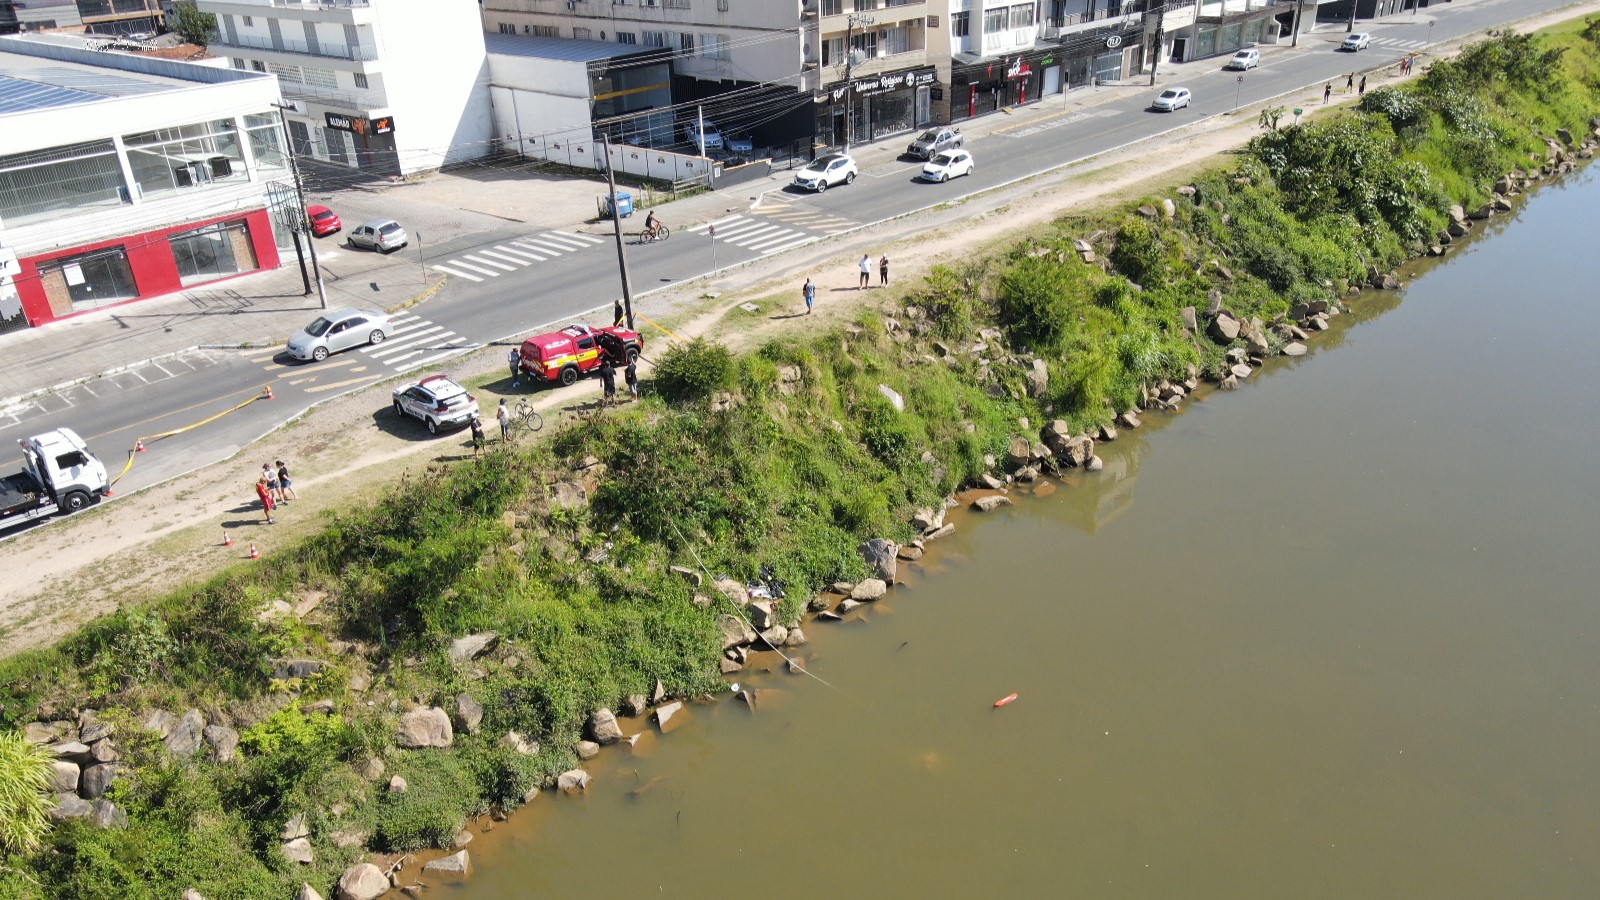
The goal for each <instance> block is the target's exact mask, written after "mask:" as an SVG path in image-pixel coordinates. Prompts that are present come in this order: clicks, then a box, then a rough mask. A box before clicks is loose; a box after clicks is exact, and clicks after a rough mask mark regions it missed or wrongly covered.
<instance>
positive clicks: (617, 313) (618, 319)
mask: <svg viewBox="0 0 1600 900" xmlns="http://www.w3.org/2000/svg"><path fill="white" fill-rule="evenodd" d="M626 317H627V316H626V313H624V312H623V309H622V301H621V300H613V301H611V327H612V328H621V327H622V320H623V319H624V318H626Z"/></svg>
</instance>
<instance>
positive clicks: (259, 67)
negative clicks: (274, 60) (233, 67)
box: [250, 59, 267, 72]
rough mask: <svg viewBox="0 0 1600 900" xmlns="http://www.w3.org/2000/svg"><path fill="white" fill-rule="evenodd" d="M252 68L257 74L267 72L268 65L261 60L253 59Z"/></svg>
mask: <svg viewBox="0 0 1600 900" xmlns="http://www.w3.org/2000/svg"><path fill="white" fill-rule="evenodd" d="M250 68H251V69H253V70H255V71H257V72H265V71H266V70H267V64H266V63H264V62H262V61H261V60H259V59H252V60H250Z"/></svg>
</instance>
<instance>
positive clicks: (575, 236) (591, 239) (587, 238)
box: [547, 231, 606, 246]
mask: <svg viewBox="0 0 1600 900" xmlns="http://www.w3.org/2000/svg"><path fill="white" fill-rule="evenodd" d="M547 233H548V232H547ZM560 234H561V237H563V238H565V239H566V240H569V241H578V242H580V243H586V244H589V245H590V246H593V245H595V244H604V243H605V242H606V240H605V238H598V237H595V236H594V235H592V234H580V233H578V232H576V231H574V232H572V233H570V234H568V233H565V232H561V233H560Z"/></svg>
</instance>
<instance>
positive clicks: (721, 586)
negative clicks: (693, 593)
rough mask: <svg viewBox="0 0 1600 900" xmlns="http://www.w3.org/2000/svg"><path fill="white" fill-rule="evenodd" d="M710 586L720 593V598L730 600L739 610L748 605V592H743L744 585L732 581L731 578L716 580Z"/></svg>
mask: <svg viewBox="0 0 1600 900" xmlns="http://www.w3.org/2000/svg"><path fill="white" fill-rule="evenodd" d="M712 586H713V587H715V588H716V589H717V590H718V591H720V592H722V596H724V597H727V598H728V599H729V600H732V601H733V602H734V604H735V605H737V606H738V607H740V608H741V609H742V608H744V607H746V606H749V605H750V592H749V591H747V590H745V587H744V585H742V584H740V583H739V582H737V581H734V580H733V579H732V578H718V579H717V581H716V583H715V584H714V585H712Z"/></svg>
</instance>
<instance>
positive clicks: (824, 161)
mask: <svg viewBox="0 0 1600 900" xmlns="http://www.w3.org/2000/svg"><path fill="white" fill-rule="evenodd" d="M839 159H840V157H837V156H824V157H823V158H821V159H819V160H817V161H816V162H814V163H812V164H811V165H809V166H806V168H805V171H807V172H811V173H813V174H815V173H817V172H825V171H827V170H828V167H829V166H831V165H833V164H834V163H835V162H837V161H838V160H839Z"/></svg>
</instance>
